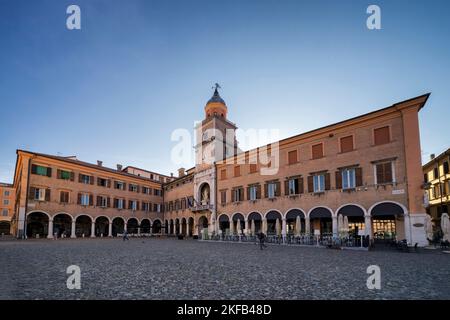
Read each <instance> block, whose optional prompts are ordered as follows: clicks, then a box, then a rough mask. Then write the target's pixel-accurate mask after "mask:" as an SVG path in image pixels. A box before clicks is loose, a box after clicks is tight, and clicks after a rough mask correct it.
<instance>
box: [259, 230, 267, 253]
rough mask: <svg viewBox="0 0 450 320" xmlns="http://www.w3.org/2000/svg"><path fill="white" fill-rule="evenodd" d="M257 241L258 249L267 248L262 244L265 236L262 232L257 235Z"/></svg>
mask: <svg viewBox="0 0 450 320" xmlns="http://www.w3.org/2000/svg"><path fill="white" fill-rule="evenodd" d="M258 240H259V248H260V249H261V250H263V248H267V246H266V245H265V244H264V241H265V240H266V235H265V234H264V232H262V231H260V232H259V233H258Z"/></svg>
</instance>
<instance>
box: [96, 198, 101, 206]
mask: <svg viewBox="0 0 450 320" xmlns="http://www.w3.org/2000/svg"><path fill="white" fill-rule="evenodd" d="M101 204H102V197H100V196H97V207H100V205H101Z"/></svg>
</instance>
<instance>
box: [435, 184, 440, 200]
mask: <svg viewBox="0 0 450 320" xmlns="http://www.w3.org/2000/svg"><path fill="white" fill-rule="evenodd" d="M433 189H434V190H433V193H434V198H439V197H440V196H441V184H440V183H437V184H435V185H434V186H433Z"/></svg>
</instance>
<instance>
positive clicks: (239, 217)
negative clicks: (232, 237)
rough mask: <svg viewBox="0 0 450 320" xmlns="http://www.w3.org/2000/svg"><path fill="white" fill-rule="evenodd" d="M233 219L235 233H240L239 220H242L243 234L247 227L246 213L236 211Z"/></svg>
mask: <svg viewBox="0 0 450 320" xmlns="http://www.w3.org/2000/svg"><path fill="white" fill-rule="evenodd" d="M231 219H232V221H233V231H234V233H235V234H237V233H238V230H237V229H238V228H237V226H238V221H240V228H241V234H242V233H243V232H244V229H245V218H244V215H243V214H242V213H239V212H236V213H235V214H233V216H232V217H231Z"/></svg>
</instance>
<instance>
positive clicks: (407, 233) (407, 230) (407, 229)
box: [396, 214, 414, 245]
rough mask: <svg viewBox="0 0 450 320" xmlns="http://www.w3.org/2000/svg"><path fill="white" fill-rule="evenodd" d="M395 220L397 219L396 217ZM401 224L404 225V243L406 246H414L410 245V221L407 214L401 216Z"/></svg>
mask: <svg viewBox="0 0 450 320" xmlns="http://www.w3.org/2000/svg"><path fill="white" fill-rule="evenodd" d="M396 218H397V217H396ZM403 218H404V219H403V223H404V224H405V225H404V230H405V239H406V241H407V242H408V245H414V244H413V243H412V239H411V238H412V237H411V221H410V219H409V214H405V215H404V216H403ZM397 240H400V239H397Z"/></svg>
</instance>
